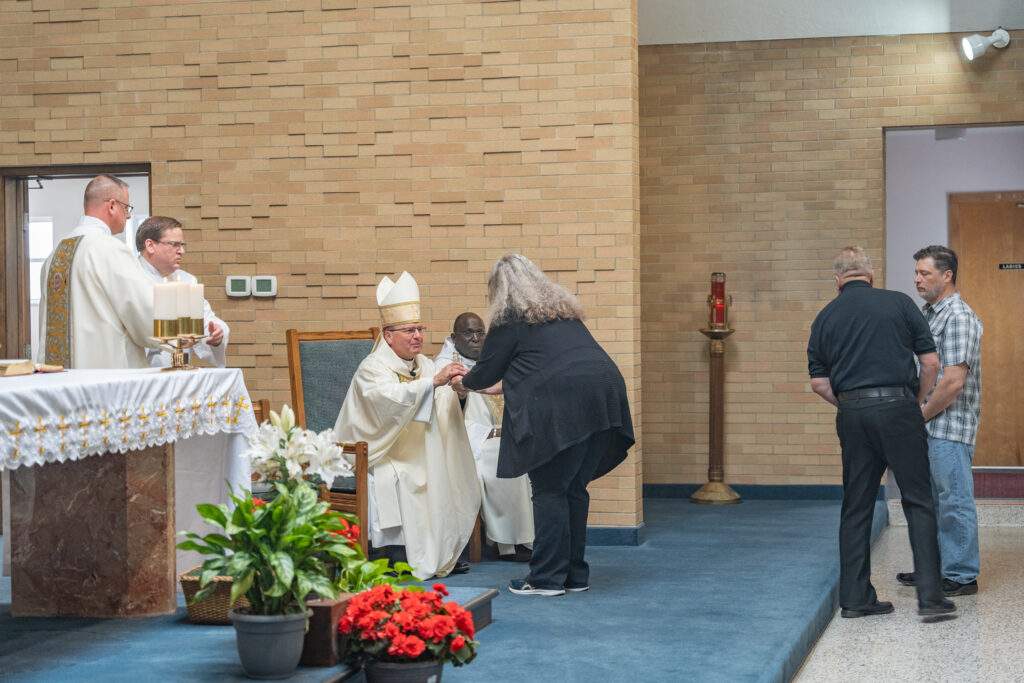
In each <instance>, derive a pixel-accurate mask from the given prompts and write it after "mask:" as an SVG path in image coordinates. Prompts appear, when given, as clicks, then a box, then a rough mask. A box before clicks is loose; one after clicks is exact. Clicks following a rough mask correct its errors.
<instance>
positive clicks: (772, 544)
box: [0, 499, 887, 683]
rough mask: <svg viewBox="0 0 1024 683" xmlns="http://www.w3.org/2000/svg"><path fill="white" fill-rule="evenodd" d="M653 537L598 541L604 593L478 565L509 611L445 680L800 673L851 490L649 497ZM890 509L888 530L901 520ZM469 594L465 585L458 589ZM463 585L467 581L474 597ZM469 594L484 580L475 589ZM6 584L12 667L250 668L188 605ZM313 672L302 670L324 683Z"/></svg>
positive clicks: (6, 667)
mask: <svg viewBox="0 0 1024 683" xmlns="http://www.w3.org/2000/svg"><path fill="white" fill-rule="evenodd" d="M645 509H646V510H645V517H646V520H645V521H646V525H647V526H646V532H645V537H646V540H645V542H644V543H642V544H641V545H639V546H632V547H629V546H626V547H623V546H604V547H593V548H588V550H587V558H588V560H589V562H590V564H591V571H592V573H591V585H592V589H591V590H590V591H589V592H586V593H576V594H570V595H567V596H565V597H558V598H541V597H534V596H514V595H511V594H509V593H508V592H507V591H506V590H505V585H506V584H507V583H508V581H509V579H512V578H519V577H522V576H524V575H525V572H526V566H525V565H517V564H512V563H507V562H489V563H483V564H480V565H476V566H474V568H473V571H471V572H470V573H469V574H466V575H462V576H457V577H451V578H450V579H447V580H446V581H445V582H446V583H447V584H448V585H449V586H451V587H453V588H456V587H463V588H500V589H501V594H500V595H499V597H498V598H496V599H495V601H494V604H493V614H494V622H493V623H492V624H491V625H490V626H489V627H488V628H487V629H485V630H483V631H481V633H480V634H479V640H480V643H481V647H480V654H479V656H478V657H477V659H476V661H474V662H473V663H472V664H470V665H469V666H467V667H462V668H454V667H451V666H448V667H446V668H445V673H444V680H445V681H449V682H451V681H456V682H457V681H525V680H529V681H594V680H599V681H600V680H604V681H621V680H627V679H628V678H638V679H639V680H643V681H645V683H646V682H647V681H684V680H697V681H785V680H788V679H789V678H791V677H792V675H793V674H794V673H795V671H796V670H797V668H798V667H799V666H800V663H801V662H802V661H803V658H804V656H805V655H806V654H807V652H808V651H809V650H810V648H811V647H812V646H813V643H814V641H815V640H816V639H817V637H818V635H819V634H820V633H821V631H822V630H823V629H824V628H825V626H826V625H827V624H828V621H829V619H830V618H831V617H832V614H833V612H834V609H835V588H836V583H837V580H838V551H837V547H836V543H837V541H836V538H837V530H838V517H839V505H838V502H837V501H828V500H817V501H775V500H754V501H744V502H743V503H742V504H741V505H732V506H722V507H717V506H704V505H693V504H691V503H689V502H687V501H683V500H671V499H663V500H647V501H645ZM886 519H887V517H886V513H885V506H884V503H880V504H878V505H877V506H876V514H875V529H874V534H875V535H877V533H879V532H880V531H881V529H882V527H883V526H884V525H885V524H886ZM454 592H455V591H453V593H454ZM461 593H462V591H460V594H461ZM465 594H466V595H467V596H468V595H469V594H470V591H465ZM9 602H10V580H9V579H3V580H0V678H3V679H4V680H16V681H54V680H75V681H101V680H102V681H133V682H137V681H140V680H157V679H162V680H170V681H215V680H243V679H242V678H241V669H240V667H239V665H238V660H237V656H236V654H235V644H234V631H233V629H231V628H230V627H217V626H194V625H190V624H187V623H186V622H184V621H183V617H182V615H181V614H180V613H179V615H176V616H172V617H157V618H149V619H133V620H92V619H14V618H12V617H10V614H9ZM328 677H329V672H328V671H327V670H324V669H301V670H300V671H299V673H298V675H297V676H296V677H295V678H293V679H292V680H294V681H314V680H316V681H319V680H324V679H326V678H328Z"/></svg>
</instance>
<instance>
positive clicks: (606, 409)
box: [462, 320, 635, 479]
mask: <svg viewBox="0 0 1024 683" xmlns="http://www.w3.org/2000/svg"><path fill="white" fill-rule="evenodd" d="M498 380H501V381H502V387H503V390H504V392H505V412H504V415H503V417H502V434H501V445H500V447H499V450H498V472H497V474H498V476H499V477H504V478H510V477H518V476H520V475H522V474H525V473H526V472H529V471H530V470H532V469H534V468H536V467H539V466H540V465H543V464H544V463H546V462H548V461H549V460H551V459H552V458H553V457H555V456H556V455H557V454H558V453H560V452H561V451H564V450H565V449H566V448H569V447H570V446H574V445H576V444H578V443H580V442H581V441H583V440H585V439H587V438H588V437H590V436H591V435H592V434H595V433H597V432H601V431H605V430H613V431H614V433H615V437H616V438H614V439H612V446H611V448H610V450H609V452H608V453H607V454H605V455H604V456H603V458H602V461H601V464H600V466H599V467H598V471H597V473H596V474H595V475H594V478H595V479H596V478H597V477H600V476H602V475H604V474H607V473H608V472H610V471H611V470H612V469H614V468H615V467H616V466H617V465H618V464H619V463H621V462H622V461H623V460H624V459H625V457H626V451H627V450H629V447H630V446H632V445H633V443H634V441H635V438H634V436H633V420H632V418H631V416H630V413H629V403H628V401H627V399H626V384H625V382H624V381H623V379H622V374H621V373H620V372H619V369H618V367H616V365H615V363H614V362H613V361H612V359H611V358H610V357H609V356H608V354H607V353H605V351H604V349H602V348H601V347H600V346H598V344H597V342H596V341H594V338H593V337H592V336H591V335H590V331H589V330H587V328H586V326H585V325H584V324H583V323H582V322H580V321H579V320H554V321H551V322H547V323H542V324H538V325H528V324H526V323H523V322H511V323H508V324H505V325H496V326H494V327H492V328H491V329H490V331H489V332H488V333H487V338H486V339H485V340H484V347H483V350H482V352H481V354H480V361H479V362H478V363H477V364H476V366H475V367H474V368H473V369H472V371H470V373H469V374H468V375H466V376H465V377H464V378H463V379H462V383H463V385H464V386H465V387H466V388H467V389H474V390H480V389H485V388H487V387H489V386H492V385H493V384H495V383H497V382H498Z"/></svg>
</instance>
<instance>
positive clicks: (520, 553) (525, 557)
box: [498, 545, 533, 562]
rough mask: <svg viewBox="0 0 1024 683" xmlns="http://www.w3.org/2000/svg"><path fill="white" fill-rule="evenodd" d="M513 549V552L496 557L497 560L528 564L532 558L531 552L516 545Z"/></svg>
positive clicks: (524, 547)
mask: <svg viewBox="0 0 1024 683" xmlns="http://www.w3.org/2000/svg"><path fill="white" fill-rule="evenodd" d="M515 548H516V550H515V552H513V553H509V554H508V555H498V559H499V560H503V561H505V562H529V561H530V559H531V558H532V557H533V551H532V550H530V549H529V548H527V547H526V546H522V545H517V546H516V547H515Z"/></svg>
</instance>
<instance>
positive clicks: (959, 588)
mask: <svg viewBox="0 0 1024 683" xmlns="http://www.w3.org/2000/svg"><path fill="white" fill-rule="evenodd" d="M977 592H978V580H977V579H975V580H974V581H968V582H967V583H959V582H957V581H954V580H953V579H943V580H942V593H943V594H944V595H945V596H946V597H947V598H951V597H953V596H954V595H974V594H975V593H977Z"/></svg>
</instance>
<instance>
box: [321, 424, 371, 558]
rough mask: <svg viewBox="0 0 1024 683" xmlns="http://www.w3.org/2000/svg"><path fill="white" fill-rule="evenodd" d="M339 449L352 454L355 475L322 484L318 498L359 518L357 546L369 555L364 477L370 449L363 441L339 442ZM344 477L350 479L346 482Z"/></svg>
mask: <svg viewBox="0 0 1024 683" xmlns="http://www.w3.org/2000/svg"><path fill="white" fill-rule="evenodd" d="M341 449H342V451H343V452H345V453H348V454H349V455H351V456H353V459H354V461H355V466H354V467H353V469H354V470H355V476H354V477H339V478H338V479H335V480H334V482H333V483H332V485H331V486H330V487H327V486H324V487H323V488H322V489H321V491H320V498H321V499H322V500H325V501H327V502H328V503H330V504H331V509H332V510H337V511H338V512H348V513H351V514H353V515H355V516H356V517H358V518H359V547H360V548H362V549H363V554H364V555H369V552H370V549H369V541H368V533H369V531H368V529H367V526H368V525H369V516H368V515H369V496H368V495H367V490H366V489H367V486H366V478H367V474H368V473H369V470H370V466H369V453H370V449H369V446H368V445H367V443H366V442H365V441H359V442H356V443H346V444H341ZM345 479H351V480H352V481H351V483H350V482H346V481H344V480H345Z"/></svg>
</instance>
